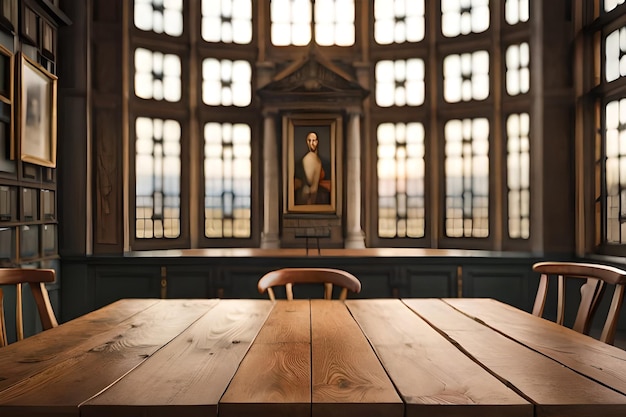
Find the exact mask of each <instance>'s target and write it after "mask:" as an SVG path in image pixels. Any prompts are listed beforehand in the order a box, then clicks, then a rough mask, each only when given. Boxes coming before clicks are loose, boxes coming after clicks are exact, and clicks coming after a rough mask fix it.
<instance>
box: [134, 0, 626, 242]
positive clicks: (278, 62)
mask: <svg viewBox="0 0 626 417" xmlns="http://www.w3.org/2000/svg"><path fill="white" fill-rule="evenodd" d="M427 3H428V2H425V1H424V0H368V1H367V2H360V1H354V0H315V1H312V0H271V1H269V2H253V1H251V0H203V1H198V2H194V1H183V0H178V1H176V0H169V1H168V0H136V1H135V2H134V7H133V9H132V10H133V19H131V21H132V22H133V25H134V26H133V28H132V30H131V31H130V35H131V36H130V46H131V49H130V50H131V60H132V65H131V68H133V73H132V76H131V77H130V80H131V84H132V85H131V87H132V89H131V98H130V101H129V114H130V121H131V124H132V125H133V126H134V129H132V131H131V141H130V144H129V147H130V151H131V155H133V156H134V158H130V165H131V175H130V177H131V180H130V181H131V184H134V190H133V191H132V195H131V199H132V201H133V204H134V207H133V208H132V209H131V210H130V216H131V221H130V224H131V229H132V230H131V236H132V238H131V246H132V249H142V248H153V247H163V248H165V247H212V246H215V247H220V246H252V247H254V246H257V245H258V244H259V242H260V234H261V233H260V226H259V225H260V224H262V222H263V218H261V213H262V212H263V210H262V207H261V204H260V203H261V202H260V201H259V197H260V196H262V195H263V193H264V190H263V189H262V188H263V185H264V183H263V180H259V177H260V175H259V174H260V173H262V169H261V162H262V161H263V158H264V155H263V151H264V149H263V136H262V134H263V129H260V126H259V121H260V120H261V119H262V117H263V116H264V114H262V112H261V110H262V109H261V106H260V104H262V103H260V101H261V100H259V97H256V96H255V90H256V89H258V88H259V87H260V86H263V85H264V83H267V82H268V81H269V80H272V79H273V77H274V76H275V75H276V74H279V73H281V72H283V71H285V69H288V68H291V66H294V65H296V64H297V63H298V62H299V60H301V59H302V57H306V56H307V53H308V52H309V50H310V49H309V48H313V47H314V48H315V49H316V51H317V52H320V54H325V53H328V55H326V56H325V57H327V58H330V59H329V60H328V61H327V62H331V61H332V65H334V66H335V68H338V69H339V71H342V70H345V73H350V74H352V75H353V76H354V77H355V78H356V79H359V80H360V81H359V82H362V84H368V86H367V87H369V88H368V89H369V91H370V102H369V104H368V106H367V107H365V111H366V114H364V115H363V116H364V117H363V119H362V121H363V126H362V127H363V130H364V132H365V134H366V135H365V137H367V138H372V140H371V141H364V144H365V146H366V147H367V149H366V150H365V151H364V152H362V166H363V167H364V169H363V171H364V172H363V173H362V175H364V176H365V177H366V178H367V180H370V179H371V180H373V181H371V182H368V183H371V184H376V185H375V187H373V188H371V187H364V188H365V189H364V191H363V192H364V193H365V195H364V198H363V206H364V211H365V212H366V213H365V215H364V216H363V218H364V219H365V223H366V224H365V225H364V228H365V229H366V236H368V239H369V241H368V242H367V243H368V245H370V246H381V247H384V246H413V247H415V246H418V247H466V248H502V247H507V245H509V244H511V245H516V248H519V247H522V248H524V247H527V248H528V247H529V245H530V243H529V240H530V233H531V230H532V229H531V225H530V221H531V212H530V210H531V204H530V202H531V201H532V200H531V199H532V192H533V189H532V186H531V182H530V178H531V172H532V170H531V152H530V151H531V147H532V137H531V129H530V126H531V115H532V112H531V102H532V100H531V99H530V98H529V96H530V95H531V94H532V84H531V81H532V74H531V56H532V55H531V52H532V51H531V43H530V26H529V25H528V24H527V22H528V21H529V20H530V19H531V13H530V9H529V7H530V6H529V3H530V2H529V1H528V0H506V1H504V2H501V3H502V4H500V3H496V2H494V1H489V0H442V1H440V2H438V3H437V7H438V9H436V8H435V7H432V6H431V4H430V3H428V4H427ZM365 5H367V6H368V7H367V9H366V10H367V11H368V14H369V15H367V16H365V14H364V13H363V10H365V9H362V8H361V7H364V6H365ZM427 6H428V7H427ZM370 28H371V29H372V30H373V32H372V33H371V34H370V30H369V29H370ZM608 36H609V35H608V34H607V37H608ZM364 37H365V39H364ZM370 37H371V39H370ZM615 38H616V39H615V40H612V42H614V43H616V45H617V46H612V47H611V48H608V47H607V56H608V54H612V55H611V56H612V57H613V58H611V60H612V61H614V60H615V59H616V58H614V57H615V56H617V57H621V55H622V53H621V45H620V44H619V42H620V39H619V38H620V35H619V34H618V35H615ZM611 39H613V38H611ZM494 40H497V44H495V43H494ZM355 46H358V47H355ZM317 52H316V53H317ZM363 59H365V60H366V61H367V62H362V60H363ZM355 63H358V64H355ZM361 63H362V64H364V65H361ZM612 65H613V66H612V67H611V68H610V73H611V74H619V71H620V68H621V67H620V64H619V63H617V64H612ZM607 67H608V66H607ZM616 68H617V69H616ZM364 80H366V81H364ZM292 81H293V80H287V81H285V83H284V84H281V85H282V86H284V87H285V88H286V89H289V88H291V87H292V85H290V84H289V83H290V82H292ZM293 84H296V82H294V83H293ZM307 85H315V86H322V87H321V88H330V89H332V86H328V85H326V84H324V83H321V84H320V83H317V84H315V83H310V84H307ZM289 91H290V92H291V91H292V90H289ZM607 103H608V101H607ZM287 107H289V106H287ZM279 119H280V115H279V116H277V120H279ZM345 120H346V121H347V120H348V118H347V117H346V118H345ZM620 126H621V125H619V124H618V125H617V126H616V127H612V129H614V130H615V129H617V130H619V129H620V128H621V127H620ZM344 127H345V126H344ZM264 128H266V129H269V128H268V127H267V126H264ZM269 130H271V129H269ZM277 130H278V131H279V130H280V128H278V129H277ZM363 130H362V132H363ZM346 142H347V141H344V143H346ZM279 143H280V142H279ZM278 151H279V152H280V149H279V150H278ZM342 151H343V152H344V156H345V155H346V154H347V152H346V150H345V149H342ZM617 155H621V154H620V153H619V152H618V153H617ZM616 158H618V159H619V158H620V156H616ZM279 159H280V156H279ZM344 159H345V158H344ZM342 162H343V165H344V166H343V169H344V170H345V169H346V166H347V164H346V163H345V161H342ZM616 163H618V162H611V164H616ZM369 167H371V168H372V169H371V170H370V169H369ZM346 177H347V176H346ZM620 184H621V183H620ZM342 185H344V186H345V184H342ZM618 188H619V187H618ZM618 194H619V193H618ZM618 194H615V196H614V198H613V199H614V200H616V201H617V200H618V199H619V198H618V197H619V196H618ZM279 198H280V196H279ZM340 198H344V199H345V196H340ZM618 217H619V216H618ZM520 245H521V246H520ZM524 245H526V246H524Z"/></svg>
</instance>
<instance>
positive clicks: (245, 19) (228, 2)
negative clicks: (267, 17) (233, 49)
mask: <svg viewBox="0 0 626 417" xmlns="http://www.w3.org/2000/svg"><path fill="white" fill-rule="evenodd" d="M202 39H204V40H205V41H207V42H224V43H236V44H249V43H250V42H251V41H252V3H251V0H202Z"/></svg>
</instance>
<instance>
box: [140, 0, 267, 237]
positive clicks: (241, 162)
mask: <svg viewBox="0 0 626 417" xmlns="http://www.w3.org/2000/svg"><path fill="white" fill-rule="evenodd" d="M252 14H253V9H252V1H251V0H219V1H217V0H202V1H199V2H188V1H181V0H136V1H135V2H134V7H133V15H134V19H133V22H134V26H135V30H132V31H131V42H130V43H131V48H132V50H133V51H134V53H133V61H132V62H133V63H134V67H133V68H134V72H133V74H132V78H131V79H132V87H133V90H132V91H133V95H132V97H131V100H130V102H129V108H130V114H131V116H132V118H131V123H133V124H134V127H135V128H134V129H133V130H132V132H131V151H132V153H133V154H134V155H135V157H134V159H132V160H131V169H132V178H133V180H132V181H134V187H133V194H132V196H133V201H134V207H133V208H132V210H131V216H133V217H134V219H132V221H131V222H130V223H131V236H132V238H131V247H132V249H150V248H157V247H162V248H177V247H209V246H253V245H254V242H255V240H258V237H257V236H255V224H256V223H255V221H256V220H255V219H253V217H252V207H253V205H254V204H255V203H254V199H255V196H256V193H257V192H256V190H253V188H252V183H253V180H252V172H253V171H252V170H253V168H252V167H253V164H254V158H255V155H253V152H252V149H253V146H252V143H253V141H254V140H255V138H254V135H255V126H256V124H255V123H256V122H255V119H256V116H255V114H256V110H255V109H254V106H253V98H252V97H253V96H252V85H253V76H254V75H253V69H252V68H253V64H252V63H253V62H254V58H255V56H256V50H255V48H254V47H253V46H252V45H251V44H252V39H253V25H252ZM188 16H189V17H188ZM185 19H192V20H185ZM191 39H199V41H197V42H193V41H192V40H191ZM223 44H227V45H228V48H227V49H224V48H221V47H218V45H223ZM191 56H192V57H193V58H191V59H190V57H191ZM196 86H198V87H196ZM234 109H237V111H236V112H234V111H233V110H234ZM194 184H197V185H194ZM194 213H195V214H194ZM202 231H203V232H202Z"/></svg>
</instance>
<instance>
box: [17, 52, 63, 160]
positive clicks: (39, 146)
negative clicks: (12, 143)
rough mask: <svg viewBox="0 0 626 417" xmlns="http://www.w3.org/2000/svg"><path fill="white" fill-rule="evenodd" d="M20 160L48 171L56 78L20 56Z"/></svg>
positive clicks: (54, 139) (54, 141) (52, 150)
mask: <svg viewBox="0 0 626 417" xmlns="http://www.w3.org/2000/svg"><path fill="white" fill-rule="evenodd" d="M19 63H20V65H19V84H18V85H19V87H18V92H19V107H18V120H19V124H18V126H19V142H20V146H19V153H20V159H21V160H22V161H24V162H29V163H32V164H36V165H42V166H45V167H49V168H55V167H56V156H57V77H56V76H55V75H54V74H52V73H50V72H49V71H47V70H46V69H45V68H43V67H42V66H41V65H39V64H37V63H36V62H34V61H33V60H32V59H30V58H28V57H27V56H26V55H24V54H22V53H20V56H19Z"/></svg>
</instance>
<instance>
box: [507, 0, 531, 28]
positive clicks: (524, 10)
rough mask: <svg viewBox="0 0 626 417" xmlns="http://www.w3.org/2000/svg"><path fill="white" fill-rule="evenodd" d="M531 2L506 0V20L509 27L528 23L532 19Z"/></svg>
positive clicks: (526, 0)
mask: <svg viewBox="0 0 626 417" xmlns="http://www.w3.org/2000/svg"><path fill="white" fill-rule="evenodd" d="M528 1H529V0H506V2H505V5H504V18H505V20H506V22H507V23H508V24H509V25H515V24H517V23H520V22H528V19H529V17H530V9H529V6H528Z"/></svg>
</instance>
